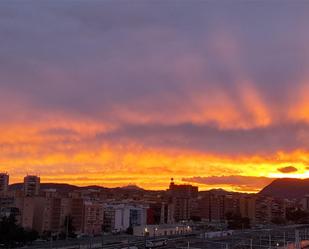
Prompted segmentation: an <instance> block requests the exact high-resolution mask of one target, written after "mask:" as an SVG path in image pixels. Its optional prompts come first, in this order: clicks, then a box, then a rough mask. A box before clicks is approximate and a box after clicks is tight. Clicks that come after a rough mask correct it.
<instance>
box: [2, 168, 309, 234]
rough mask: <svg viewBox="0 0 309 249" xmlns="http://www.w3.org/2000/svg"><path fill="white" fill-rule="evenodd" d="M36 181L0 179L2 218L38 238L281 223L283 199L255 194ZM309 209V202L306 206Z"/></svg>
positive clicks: (31, 177)
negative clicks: (13, 184)
mask: <svg viewBox="0 0 309 249" xmlns="http://www.w3.org/2000/svg"><path fill="white" fill-rule="evenodd" d="M40 185H41V184H40V177H38V176H35V175H27V176H25V177H24V182H23V185H22V186H23V187H22V188H16V189H11V188H10V187H9V175H8V174H7V173H2V174H0V216H1V217H4V216H10V215H14V216H15V217H16V220H17V222H18V224H20V225H21V226H22V227H24V228H29V229H34V230H36V231H37V232H38V233H39V234H44V233H53V234H57V233H68V230H69V229H70V230H72V229H73V230H74V233H76V234H88V235H98V234H102V232H106V233H121V232H128V233H132V234H135V235H138V236H143V235H145V234H146V233H147V234H148V235H150V236H156V235H158V236H160V235H173V234H183V233H189V232H191V231H192V227H193V226H194V224H195V223H198V222H205V223H207V224H215V223H217V224H224V223H227V219H228V217H229V216H228V215H230V217H233V215H234V216H237V217H241V218H247V219H248V220H249V221H250V224H251V226H252V225H259V224H270V223H272V222H274V221H275V220H280V219H285V216H286V207H287V206H288V205H291V204H290V203H289V202H288V201H287V200H281V199H275V198H270V197H263V196H259V195H256V194H241V193H229V192H225V191H221V190H213V191H200V192H199V190H198V187H196V186H192V185H177V184H175V183H174V181H173V179H172V180H171V183H170V186H169V188H168V189H167V190H166V191H144V190H143V191H142V190H137V189H133V190H132V189H121V190H120V189H119V190H117V189H116V190H113V191H111V190H108V189H105V188H96V187H93V188H91V187H89V188H80V189H77V190H70V191H63V190H62V191H59V190H57V189H53V188H44V189H42V188H41V187H40ZM305 204H306V205H307V206H306V208H309V198H307V199H306V201H304V205H305Z"/></svg>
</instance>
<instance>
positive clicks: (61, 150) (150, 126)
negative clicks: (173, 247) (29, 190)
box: [0, 0, 309, 192]
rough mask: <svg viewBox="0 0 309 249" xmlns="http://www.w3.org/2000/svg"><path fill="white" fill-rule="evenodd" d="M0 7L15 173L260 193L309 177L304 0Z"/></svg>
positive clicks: (307, 8)
mask: <svg viewBox="0 0 309 249" xmlns="http://www.w3.org/2000/svg"><path fill="white" fill-rule="evenodd" d="M31 3H32V4H28V3H26V2H18V1H15V2H14V1H2V2H1V3H0V44H1V46H0V64H1V66H0V172H8V173H9V174H10V183H16V182H22V179H23V177H24V176H25V175H26V174H27V173H29V174H38V175H40V176H41V177H42V182H57V183H70V184H73V185H78V186H87V185H100V186H105V187H116V186H126V185H129V184H136V185H138V186H140V187H142V188H145V189H166V186H168V183H169V181H170V178H171V177H174V178H175V180H176V181H177V182H178V183H184V184H192V185H196V186H199V189H212V188H224V189H227V190H233V191H241V192H258V191H259V190H260V189H262V188H263V187H264V186H266V185H268V184H269V183H270V182H271V181H273V180H274V179H276V178H284V177H295V178H307V177H309V143H308V141H309V139H308V138H309V98H308V97H309V96H308V90H309V83H308V79H309V71H308V66H309V47H308V44H309V31H308V28H307V26H308V23H309V15H308V13H309V3H307V2H300V1H299V2H295V3H294V2H293V3H292V2H291V1H280V4H279V2H278V1H271V2H269V3H267V4H266V3H265V2H264V1H252V2H251V1H250V2H246V3H244V2H242V1H234V2H232V3H231V2H229V1H219V2H217V1H216V2H215V1H205V2H203V1H201V2H199V1H196V2H194V3H193V2H191V1H179V2H177V4H175V2H173V1H156V3H154V2H148V3H147V2H146V1H137V0H134V1H130V3H129V2H126V1H119V2H115V1H102V2H100V1H71V0H69V1H56V2H55V1H44V3H42V2H40V1H31Z"/></svg>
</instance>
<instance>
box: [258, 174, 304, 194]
mask: <svg viewBox="0 0 309 249" xmlns="http://www.w3.org/2000/svg"><path fill="white" fill-rule="evenodd" d="M259 194H262V195H266V196H272V197H278V198H288V199H300V198H302V197H304V196H305V195H308V194H309V179H294V178H283V179H276V180H274V181H273V182H272V183H271V184H269V185H268V186H266V187H265V188H264V189H262V190H261V191H260V193H259Z"/></svg>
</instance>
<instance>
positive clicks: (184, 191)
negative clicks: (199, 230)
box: [168, 178, 198, 223]
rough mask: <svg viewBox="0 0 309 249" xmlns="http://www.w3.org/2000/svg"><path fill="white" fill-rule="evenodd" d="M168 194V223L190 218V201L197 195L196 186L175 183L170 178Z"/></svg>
mask: <svg viewBox="0 0 309 249" xmlns="http://www.w3.org/2000/svg"><path fill="white" fill-rule="evenodd" d="M168 195H169V206H168V223H174V222H179V221H183V220H190V218H191V209H192V205H191V202H192V201H193V200H194V199H196V198H197V196H198V187H195V186H192V185H176V184H175V183H174V179H173V178H172V179H171V183H170V186H169V189H168Z"/></svg>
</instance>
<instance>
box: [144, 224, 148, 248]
mask: <svg viewBox="0 0 309 249" xmlns="http://www.w3.org/2000/svg"><path fill="white" fill-rule="evenodd" d="M147 234H148V228H147V227H145V229H144V248H145V249H146V244H147V239H146V236H147Z"/></svg>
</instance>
